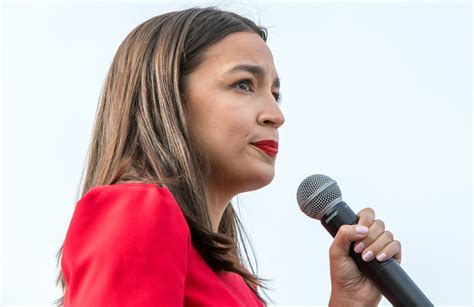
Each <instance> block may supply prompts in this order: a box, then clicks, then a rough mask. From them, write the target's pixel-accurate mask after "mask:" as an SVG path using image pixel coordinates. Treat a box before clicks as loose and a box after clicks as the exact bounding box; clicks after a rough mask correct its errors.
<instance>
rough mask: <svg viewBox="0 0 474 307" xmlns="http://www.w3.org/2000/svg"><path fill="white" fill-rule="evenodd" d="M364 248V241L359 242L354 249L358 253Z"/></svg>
mask: <svg viewBox="0 0 474 307" xmlns="http://www.w3.org/2000/svg"><path fill="white" fill-rule="evenodd" d="M363 249H364V243H363V242H359V244H357V245H356V246H355V247H354V251H355V252H356V253H360V252H361V251H362V250H363Z"/></svg>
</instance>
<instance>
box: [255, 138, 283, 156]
mask: <svg viewBox="0 0 474 307" xmlns="http://www.w3.org/2000/svg"><path fill="white" fill-rule="evenodd" d="M253 145H254V146H256V147H258V148H259V149H260V150H262V151H264V152H265V153H266V154H268V155H270V156H272V157H275V156H276V155H277V153H278V142H277V141H273V140H263V141H259V142H256V143H253Z"/></svg>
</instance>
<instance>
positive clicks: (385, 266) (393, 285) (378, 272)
mask: <svg viewBox="0 0 474 307" xmlns="http://www.w3.org/2000/svg"><path fill="white" fill-rule="evenodd" d="M296 198H297V201H298V205H299V206H300V209H301V211H303V212H304V213H305V214H306V215H307V216H309V217H311V218H313V219H317V220H320V221H321V224H322V225H323V226H324V228H326V229H327V231H328V232H329V233H330V234H331V235H332V237H335V236H336V233H337V231H338V229H339V227H341V226H342V225H355V224H357V223H358V221H359V217H358V216H357V215H356V214H355V213H354V211H352V209H351V208H350V207H349V206H348V205H347V204H346V203H345V202H344V201H343V200H342V196H341V190H340V189H339V186H338V185H337V183H336V181H334V180H333V179H331V178H330V177H328V176H326V175H320V174H317V175H311V176H309V177H307V178H306V179H305V180H303V181H302V182H301V184H300V185H299V187H298V191H297V193H296ZM349 254H350V256H351V257H352V259H353V260H354V262H355V263H356V264H357V267H358V268H359V270H360V271H361V272H362V273H363V274H364V275H365V276H367V277H368V278H369V279H371V280H372V281H373V282H374V284H375V285H376V287H377V288H378V289H379V290H380V292H381V293H382V294H383V296H385V297H386V298H387V300H389V301H390V303H392V304H393V305H395V306H401V305H403V306H433V303H431V302H430V300H429V299H428V298H427V297H426V296H425V295H424V294H423V292H422V291H421V290H420V289H419V288H418V286H417V285H416V284H415V282H413V280H412V279H411V278H410V277H409V276H408V275H407V273H405V271H404V270H403V269H402V267H401V266H400V265H399V263H398V262H397V261H396V260H395V259H393V258H390V259H388V260H385V261H382V262H379V261H378V260H376V259H375V258H374V259H373V260H371V261H369V262H366V261H364V260H362V256H361V255H360V254H358V253H356V252H355V251H354V242H352V243H351V248H350V252H349Z"/></svg>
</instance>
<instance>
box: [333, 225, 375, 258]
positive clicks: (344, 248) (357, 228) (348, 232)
mask: <svg viewBox="0 0 474 307" xmlns="http://www.w3.org/2000/svg"><path fill="white" fill-rule="evenodd" d="M368 232H369V229H368V228H367V227H366V226H362V225H342V226H341V227H340V228H339V230H338V231H337V233H336V236H335V237H334V241H333V242H332V244H331V247H330V249H329V254H330V257H331V258H333V257H336V258H337V257H344V256H345V257H347V256H348V255H349V248H350V247H351V243H352V242H353V241H357V240H362V239H363V238H364V237H365V236H366V235H367V233H368Z"/></svg>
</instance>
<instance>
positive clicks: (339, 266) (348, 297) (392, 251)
mask: <svg viewBox="0 0 474 307" xmlns="http://www.w3.org/2000/svg"><path fill="white" fill-rule="evenodd" d="M358 216H359V223H358V224H357V225H344V226H342V227H340V228H339V230H338V232H337V234H336V236H335V237H334V241H333V243H332V244H331V247H330V248H329V263H330V273H331V287H332V290H331V298H330V300H329V305H330V306H377V304H378V303H379V302H380V300H381V299H382V294H381V293H380V291H379V290H378V289H377V288H376V287H375V285H374V284H373V282H372V281H371V280H370V279H368V278H367V277H365V276H364V275H363V274H362V273H361V272H360V271H359V269H358V267H357V265H356V264H355V262H354V260H352V258H351V257H350V256H349V248H350V245H351V243H352V242H353V241H355V244H354V250H355V252H357V253H360V254H362V257H363V259H364V260H365V261H371V260H373V259H374V258H375V257H377V260H375V261H384V260H387V259H389V258H391V257H393V258H394V259H395V260H396V261H398V263H400V262H401V258H402V250H401V245H400V242H398V241H397V240H394V239H393V235H392V233H391V232H390V231H386V230H385V224H384V222H383V221H381V220H376V219H375V212H374V210H372V209H371V208H365V209H363V210H361V211H360V212H359V214H358ZM363 226H366V227H363ZM364 228H365V231H364ZM367 228H368V229H367ZM367 230H368V232H367ZM384 255H385V256H384Z"/></svg>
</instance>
